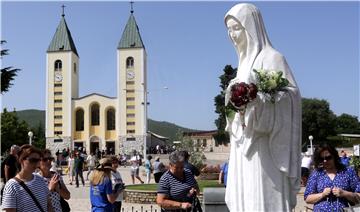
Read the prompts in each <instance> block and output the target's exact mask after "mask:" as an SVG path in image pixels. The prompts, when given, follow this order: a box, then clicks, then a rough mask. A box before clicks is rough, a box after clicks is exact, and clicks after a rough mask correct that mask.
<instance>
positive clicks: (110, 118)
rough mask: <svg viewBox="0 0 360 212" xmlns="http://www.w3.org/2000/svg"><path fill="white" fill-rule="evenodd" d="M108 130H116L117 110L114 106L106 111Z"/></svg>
mask: <svg viewBox="0 0 360 212" xmlns="http://www.w3.org/2000/svg"><path fill="white" fill-rule="evenodd" d="M106 130H115V110H114V109H112V108H111V109H109V110H108V111H107V112H106Z"/></svg>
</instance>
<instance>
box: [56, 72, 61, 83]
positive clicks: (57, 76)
mask: <svg viewBox="0 0 360 212" xmlns="http://www.w3.org/2000/svg"><path fill="white" fill-rule="evenodd" d="M62 79H63V77H62V75H61V73H60V72H56V73H55V82H61V81H62Z"/></svg>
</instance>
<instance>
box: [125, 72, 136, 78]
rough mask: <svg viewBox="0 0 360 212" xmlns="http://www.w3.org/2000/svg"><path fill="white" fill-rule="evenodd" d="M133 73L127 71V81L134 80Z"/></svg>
mask: <svg viewBox="0 0 360 212" xmlns="http://www.w3.org/2000/svg"><path fill="white" fill-rule="evenodd" d="M134 77H135V73H134V72H133V71H127V72H126V78H127V79H134Z"/></svg>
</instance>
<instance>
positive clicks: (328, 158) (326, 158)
mask: <svg viewBox="0 0 360 212" xmlns="http://www.w3.org/2000/svg"><path fill="white" fill-rule="evenodd" d="M323 159H324V160H326V161H328V160H332V159H333V156H332V155H328V156H325V157H323Z"/></svg>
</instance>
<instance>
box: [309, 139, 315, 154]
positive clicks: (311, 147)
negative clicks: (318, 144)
mask: <svg viewBox="0 0 360 212" xmlns="http://www.w3.org/2000/svg"><path fill="white" fill-rule="evenodd" d="M313 139H314V137H313V136H312V135H310V136H309V140H310V149H311V152H310V154H311V155H313V144H312V141H313Z"/></svg>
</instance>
